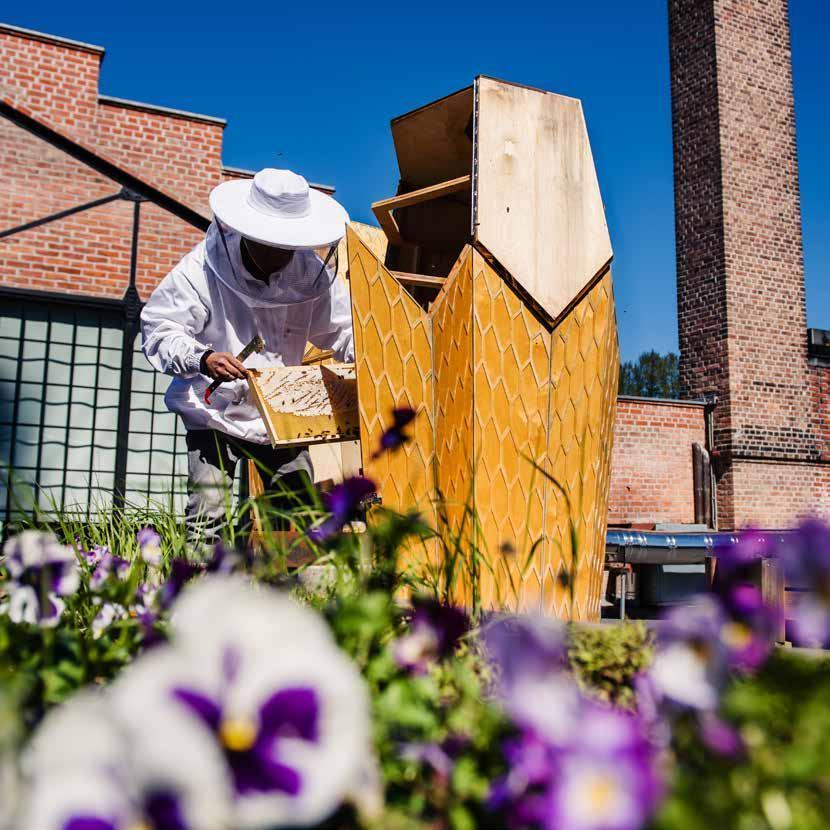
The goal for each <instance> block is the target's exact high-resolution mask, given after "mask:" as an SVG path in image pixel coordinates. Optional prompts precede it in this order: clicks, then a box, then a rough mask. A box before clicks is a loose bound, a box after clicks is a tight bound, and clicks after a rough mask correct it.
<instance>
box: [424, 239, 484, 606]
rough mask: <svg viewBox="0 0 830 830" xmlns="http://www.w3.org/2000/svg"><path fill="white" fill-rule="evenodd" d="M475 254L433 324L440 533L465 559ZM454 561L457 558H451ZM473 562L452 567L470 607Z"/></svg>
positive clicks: (443, 297) (464, 258) (465, 260)
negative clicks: (470, 571)
mask: <svg viewBox="0 0 830 830" xmlns="http://www.w3.org/2000/svg"><path fill="white" fill-rule="evenodd" d="M472 267H473V252H472V249H471V248H465V249H464V251H462V253H461V256H460V257H459V260H458V262H457V263H456V266H455V268H453V270H452V272H451V273H450V275H449V277H448V279H447V282H446V284H445V285H444V287H443V289H442V291H441V293H440V294H439V296H438V297H437V298H436V300H435V302H434V304H433V306H432V309H431V310H430V318H431V320H432V338H433V371H434V383H435V399H434V406H435V486H436V503H437V511H436V513H437V515H436V519H437V523H438V527H437V529H438V531H439V532H440V533H441V535H442V537H443V538H444V539H445V541H446V543H447V547H448V548H450V549H452V548H453V546H454V544H455V540H457V539H458V540H460V541H461V545H460V548H459V553H462V554H464V555H465V557H466V556H467V554H469V551H470V545H471V544H472V542H473V539H474V521H473V516H472V507H473V373H472V358H473V280H472ZM448 560H450V561H453V557H448ZM468 565H469V560H468V559H466V560H465V561H458V562H456V563H455V565H454V570H455V572H456V574H457V580H458V583H457V587H458V591H457V593H456V595H457V599H458V600H459V601H462V600H463V601H467V602H469V601H471V598H472V596H471V591H472V585H471V584H470V580H469V579H467V574H468Z"/></svg>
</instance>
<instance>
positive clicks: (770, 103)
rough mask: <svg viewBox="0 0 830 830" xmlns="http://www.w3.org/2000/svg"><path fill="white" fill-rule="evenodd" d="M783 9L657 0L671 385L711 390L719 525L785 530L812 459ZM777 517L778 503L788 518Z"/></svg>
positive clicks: (754, 0)
mask: <svg viewBox="0 0 830 830" xmlns="http://www.w3.org/2000/svg"><path fill="white" fill-rule="evenodd" d="M787 11H788V10H787V0H669V33H670V53H671V92H672V127H673V132H674V176H675V207H676V235H677V287H678V298H677V302H678V312H679V327H680V375H681V384H682V387H683V393H684V396H688V397H701V396H702V395H703V394H704V393H706V392H715V393H716V394H717V396H718V404H717V407H716V409H715V439H714V448H715V450H716V451H717V453H718V455H719V461H718V464H717V470H718V475H719V482H718V513H719V525H720V527H721V528H734V527H739V526H742V525H745V524H748V523H753V524H761V525H765V526H771V525H773V524H779V525H780V524H786V523H789V521H790V518H791V517H790V514H789V513H787V512H786V510H782V511H778V510H777V508H776V506H775V504H771V503H773V502H775V500H776V498H777V497H778V495H779V494H778V490H779V487H778V486H775V482H776V481H778V482H779V485H780V482H782V481H784V480H787V481H788V482H789V481H790V480H792V484H789V485H787V487H785V489H791V488H792V487H795V488H796V489H798V488H804V489H805V492H803V493H801V494H800V495H799V494H792V493H790V494H788V495H785V496H784V498H785V499H789V498H792V499H794V502H793V507H792V510H791V512H792V513H798V512H805V509H806V508H808V501H809V499H810V498H812V497H814V496H815V492H813V493H812V494H810V493H809V492H808V491H809V489H810V487H811V486H814V483H812V484H811V481H810V478H811V476H812V475H813V472H814V471H810V470H807V469H806V468H803V467H802V468H801V469H802V473H803V474H801V475H799V473H798V465H805V464H806V465H810V463H811V462H816V461H818V460H819V459H820V455H821V452H820V449H819V447H818V446H817V444H816V439H815V435H814V429H813V412H812V408H813V407H812V405H811V376H810V370H809V367H808V362H807V332H806V329H807V324H806V311H805V300H804V267H803V258H802V241H801V206H800V200H799V188H798V162H797V159H796V142H795V113H794V107H793V84H792V64H791V52H790V32H789V22H788V16H787ZM787 510H789V506H788V507H787Z"/></svg>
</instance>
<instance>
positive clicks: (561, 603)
mask: <svg viewBox="0 0 830 830" xmlns="http://www.w3.org/2000/svg"><path fill="white" fill-rule="evenodd" d="M551 380H552V386H551V422H550V433H549V442H548V454H549V462H548V463H549V465H550V467H549V468H550V472H551V476H552V478H553V479H555V481H556V482H558V486H555V485H552V486H551V488H550V492H549V495H548V499H547V509H546V514H545V531H546V535H547V536H548V538H549V539H550V540H551V543H552V547H551V548H549V558H548V562H547V565H546V568H545V585H544V596H545V606H544V609H543V610H544V611H545V612H546V613H549V614H555V615H556V616H557V617H560V618H573V619H578V620H596V619H599V612H600V599H601V597H600V592H601V587H602V570H603V563H604V558H605V530H606V525H607V515H608V489H609V481H610V468H611V449H612V438H613V424H614V414H615V409H616V399H617V386H618V383H619V352H618V344H617V329H616V319H615V313H614V295H613V287H612V280H611V272H610V271H608V272H607V273H606V274H605V275H604V276H603V277H602V278H601V279H600V280H599V281H598V282H597V283H596V284H595V285H594V286H593V287H592V288H591V289H590V291H589V292H588V293H587V294H586V296H585V297H584V298H583V299H582V300H581V301H580V302H579V303H578V304H577V305H576V306H575V307H574V308H573V309H572V310H571V311H570V312H569V313H568V314H567V316H566V317H565V318H564V319H563V320H562V321H561V322H560V323H559V325H558V326H557V327H556V329H555V330H554V331H553V335H552V353H551ZM572 538H575V539H576V548H577V557H576V570H575V574H574V562H573V554H574V551H573V547H574V546H573V545H572V544H571V539H572Z"/></svg>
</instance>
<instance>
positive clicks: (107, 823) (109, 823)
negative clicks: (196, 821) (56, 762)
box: [60, 789, 198, 830]
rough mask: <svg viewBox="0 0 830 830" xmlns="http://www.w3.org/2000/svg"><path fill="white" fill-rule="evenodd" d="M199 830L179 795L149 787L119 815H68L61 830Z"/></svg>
mask: <svg viewBox="0 0 830 830" xmlns="http://www.w3.org/2000/svg"><path fill="white" fill-rule="evenodd" d="M133 828H141V830H145V828H146V830H198V828H196V827H195V826H194V825H193V824H191V823H190V822H188V821H187V820H186V819H185V817H184V814H183V810H182V804H181V798H180V797H179V795H178V794H177V793H175V792H174V791H172V790H166V789H150V790H148V791H147V792H146V793H143V794H142V795H141V797H140V798H139V799H138V801H137V803H133V804H129V806H128V807H127V808H126V809H124V811H123V812H122V813H121V815H119V816H112V815H106V814H105V815H94V814H92V813H81V814H78V815H72V816H69V817H68V818H67V820H66V821H65V823H64V824H63V826H62V827H61V828H60V830H132V829H133Z"/></svg>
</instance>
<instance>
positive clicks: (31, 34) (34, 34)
mask: <svg viewBox="0 0 830 830" xmlns="http://www.w3.org/2000/svg"><path fill="white" fill-rule="evenodd" d="M0 32H6V33H7V34H10V35H18V36H19V37H26V38H29V39H30V40H40V41H42V42H44V43H54V44H56V45H57V46H68V47H70V48H72V49H79V50H80V51H82V52H93V53H94V54H96V55H103V54H104V52H105V51H106V50H105V49H104V47H103V46H96V45H95V44H94V43H84V42H83V41H82V40H72V39H71V38H68V37H59V36H58V35H50V34H49V33H48V32H39V31H37V30H35V29H24V28H23V27H22V26H12V25H11V23H0Z"/></svg>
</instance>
